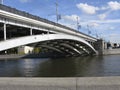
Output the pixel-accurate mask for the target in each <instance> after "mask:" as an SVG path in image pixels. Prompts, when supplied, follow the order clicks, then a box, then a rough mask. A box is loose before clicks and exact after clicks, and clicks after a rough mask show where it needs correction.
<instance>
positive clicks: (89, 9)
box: [76, 3, 99, 14]
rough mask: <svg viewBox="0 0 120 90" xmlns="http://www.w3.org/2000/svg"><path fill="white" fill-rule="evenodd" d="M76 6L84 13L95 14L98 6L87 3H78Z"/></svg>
mask: <svg viewBox="0 0 120 90" xmlns="http://www.w3.org/2000/svg"><path fill="white" fill-rule="evenodd" d="M76 6H77V8H79V9H80V10H82V11H83V12H84V13H86V14H95V13H96V11H97V10H99V8H98V7H95V6H91V5H88V4H83V3H79V4H77V5H76Z"/></svg>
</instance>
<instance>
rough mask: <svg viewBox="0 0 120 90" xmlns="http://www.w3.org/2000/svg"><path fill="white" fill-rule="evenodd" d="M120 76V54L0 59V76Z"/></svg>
mask: <svg viewBox="0 0 120 90" xmlns="http://www.w3.org/2000/svg"><path fill="white" fill-rule="evenodd" d="M94 76H95V77H98V76H120V55H108V56H92V57H90V56H89V57H72V58H56V59H49V58H45V59H40V58H37V59H17V60H14V59H13V60H9V59H8V60H7V59H6V60H0V77H94Z"/></svg>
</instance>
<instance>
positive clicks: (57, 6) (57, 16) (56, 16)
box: [55, 1, 58, 23]
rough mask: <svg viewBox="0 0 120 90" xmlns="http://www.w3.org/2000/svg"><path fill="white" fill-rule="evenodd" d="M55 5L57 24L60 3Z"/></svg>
mask: <svg viewBox="0 0 120 90" xmlns="http://www.w3.org/2000/svg"><path fill="white" fill-rule="evenodd" d="M55 5H56V22H57V23H58V1H56V3H55Z"/></svg>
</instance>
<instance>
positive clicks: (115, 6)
mask: <svg viewBox="0 0 120 90" xmlns="http://www.w3.org/2000/svg"><path fill="white" fill-rule="evenodd" d="M108 6H109V7H110V8H111V9H112V10H120V3H119V2H117V1H114V2H113V1H110V2H108Z"/></svg>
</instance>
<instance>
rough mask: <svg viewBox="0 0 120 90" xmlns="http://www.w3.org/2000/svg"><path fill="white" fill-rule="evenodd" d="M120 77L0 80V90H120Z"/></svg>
mask: <svg viewBox="0 0 120 90" xmlns="http://www.w3.org/2000/svg"><path fill="white" fill-rule="evenodd" d="M119 89H120V77H85V78H84V77H82V78H79V77H76V78H0V90H119Z"/></svg>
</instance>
